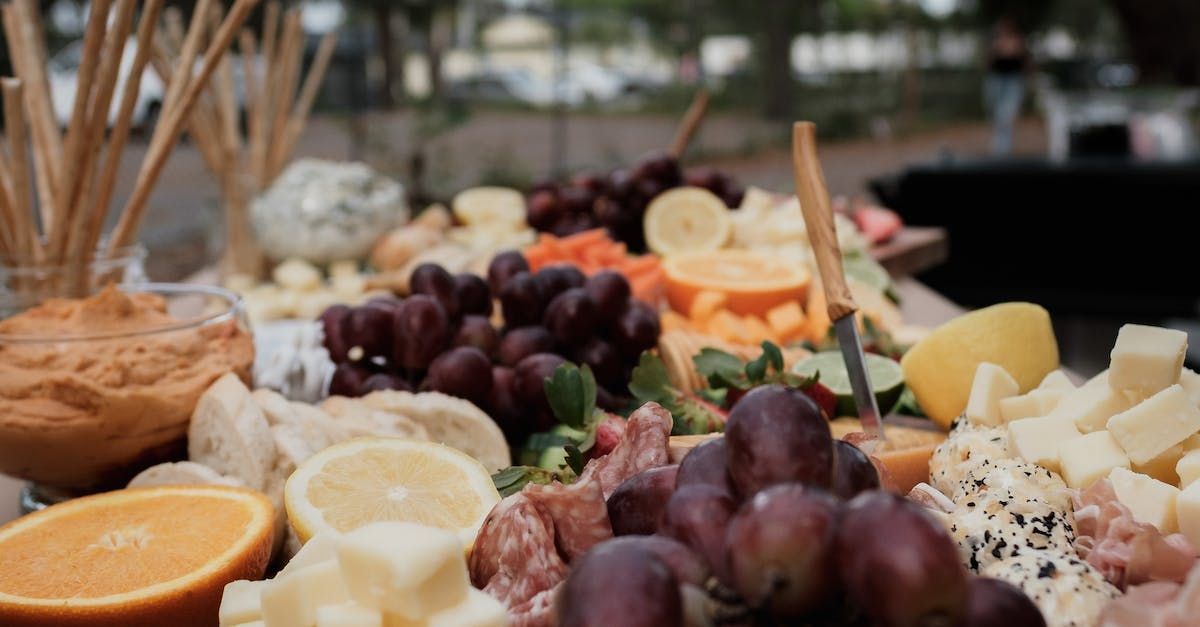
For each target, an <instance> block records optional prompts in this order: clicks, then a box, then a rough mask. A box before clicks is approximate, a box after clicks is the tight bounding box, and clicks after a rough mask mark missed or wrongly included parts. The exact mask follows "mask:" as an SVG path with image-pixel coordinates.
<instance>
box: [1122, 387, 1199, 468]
mask: <svg viewBox="0 0 1200 627" xmlns="http://www.w3.org/2000/svg"><path fill="white" fill-rule="evenodd" d="M1108 430H1109V431H1111V432H1112V434H1113V437H1115V438H1116V439H1117V441H1118V442H1120V443H1121V447H1122V448H1124V449H1125V453H1126V454H1128V455H1129V461H1131V462H1133V463H1134V464H1145V463H1147V462H1149V461H1150V460H1152V459H1154V458H1155V457H1158V456H1159V455H1161V454H1163V453H1164V452H1166V450H1167V449H1169V448H1171V447H1172V446H1175V445H1176V444H1179V443H1180V442H1183V441H1184V440H1186V439H1187V438H1188V437H1189V436H1191V435H1192V434H1194V433H1196V432H1197V431H1200V409H1197V408H1196V406H1195V405H1193V404H1192V402H1191V401H1190V400H1189V399H1188V396H1187V393H1186V392H1184V391H1183V388H1182V387H1180V386H1179V384H1175V385H1172V386H1170V387H1168V388H1166V389H1165V390H1163V391H1161V392H1159V393H1158V394H1155V395H1154V396H1151V397H1150V398H1148V399H1146V400H1144V401H1142V402H1141V403H1138V405H1137V406H1135V407H1133V408H1132V409H1129V410H1126V411H1123V412H1121V413H1119V414H1117V415H1115V416H1113V417H1112V418H1109V419H1108Z"/></svg>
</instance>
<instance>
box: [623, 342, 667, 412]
mask: <svg viewBox="0 0 1200 627" xmlns="http://www.w3.org/2000/svg"><path fill="white" fill-rule="evenodd" d="M629 392H630V393H631V394H633V396H634V398H636V399H637V400H638V402H639V403H643V404H644V403H658V404H660V405H663V406H666V404H667V403H668V402H669V401H670V400H671V398H672V393H671V388H670V378H669V377H668V376H667V366H666V364H664V363H663V360H662V359H660V358H659V357H658V355H655V354H654V353H651V352H650V351H646V352H644V353H642V356H641V358H640V359H638V365H637V367H635V368H634V369H633V376H632V377H631V378H630V381H629Z"/></svg>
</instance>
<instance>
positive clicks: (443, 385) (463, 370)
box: [421, 346, 492, 407]
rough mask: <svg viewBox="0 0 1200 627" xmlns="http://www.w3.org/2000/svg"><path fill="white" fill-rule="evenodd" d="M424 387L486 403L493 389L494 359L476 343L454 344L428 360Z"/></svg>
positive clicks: (481, 405) (479, 403) (483, 404)
mask: <svg viewBox="0 0 1200 627" xmlns="http://www.w3.org/2000/svg"><path fill="white" fill-rule="evenodd" d="M421 389H424V390H433V391H435V392H441V393H443V394H449V395H450V396H457V397H459V398H465V399H467V400H468V401H471V402H472V403H475V405H476V406H477V407H487V403H488V397H489V396H490V395H491V393H492V362H491V361H490V360H488V357H487V355H485V354H483V351H481V350H479V349H478V348H475V347H474V346H460V347H458V348H452V349H450V350H448V351H446V352H444V353H442V354H441V355H438V357H437V359H434V360H433V363H431V364H429V373H428V374H427V375H425V381H424V382H423V383H422V384H421Z"/></svg>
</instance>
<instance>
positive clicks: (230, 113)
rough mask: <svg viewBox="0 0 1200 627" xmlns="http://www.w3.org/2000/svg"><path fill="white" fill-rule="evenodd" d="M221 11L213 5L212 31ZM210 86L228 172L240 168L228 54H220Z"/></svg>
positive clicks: (233, 89)
mask: <svg viewBox="0 0 1200 627" xmlns="http://www.w3.org/2000/svg"><path fill="white" fill-rule="evenodd" d="M222 13H223V11H222V10H221V5H220V4H216V5H213V10H212V18H211V20H212V22H211V26H212V29H213V31H214V32H215V31H216V30H217V28H218V27H219V26H220V24H221V19H222V17H223V16H222ZM212 87H213V90H212V91H214V92H216V100H217V108H216V111H217V113H218V114H219V116H220V122H221V141H222V147H223V149H224V152H225V157H226V159H227V161H226V165H225V168H226V169H227V170H228V171H230V172H236V171H238V170H239V169H240V167H239V164H238V163H236V161H237V159H238V153H239V152H241V134H240V132H239V128H238V122H239V120H238V106H237V95H236V89H235V88H234V84H233V68H232V65H231V63H230V61H229V56H228V55H222V57H221V64H220V65H219V66H217V75H216V77H215V78H214V80H213V85H212Z"/></svg>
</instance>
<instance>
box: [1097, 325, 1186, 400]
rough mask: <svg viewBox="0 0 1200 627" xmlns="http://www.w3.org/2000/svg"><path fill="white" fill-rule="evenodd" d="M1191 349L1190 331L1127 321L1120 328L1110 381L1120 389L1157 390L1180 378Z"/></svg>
mask: <svg viewBox="0 0 1200 627" xmlns="http://www.w3.org/2000/svg"><path fill="white" fill-rule="evenodd" d="M1186 352H1187V333H1184V332H1183V331H1178V330H1175V329H1163V328H1161V327H1148V326H1145V325H1140V324H1127V325H1125V326H1123V327H1121V330H1120V331H1118V332H1117V343H1116V345H1115V346H1113V349H1112V355H1111V356H1112V362H1111V363H1110V364H1109V368H1108V384H1109V385H1111V386H1112V387H1113V388H1114V389H1117V390H1131V391H1136V392H1140V393H1142V394H1147V395H1150V394H1157V393H1158V392H1159V391H1161V390H1163V389H1164V388H1166V387H1167V386H1170V385H1175V384H1176V383H1178V382H1179V371H1180V370H1181V369H1182V368H1183V358H1184V355H1185V353H1186Z"/></svg>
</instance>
